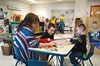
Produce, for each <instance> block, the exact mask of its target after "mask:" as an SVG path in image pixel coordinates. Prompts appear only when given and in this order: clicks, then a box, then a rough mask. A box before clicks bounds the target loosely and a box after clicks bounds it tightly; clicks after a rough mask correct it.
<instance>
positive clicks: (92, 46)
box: [78, 44, 94, 66]
mask: <svg viewBox="0 0 100 66" xmlns="http://www.w3.org/2000/svg"><path fill="white" fill-rule="evenodd" d="M93 54H94V45H92V44H91V46H90V50H89V52H88V53H87V54H84V55H83V56H81V57H79V58H78V60H80V62H82V64H83V66H85V65H84V61H87V60H89V62H90V64H91V66H93V64H92V61H91V59H90V58H91V57H92V56H93ZM80 62H79V63H80Z"/></svg>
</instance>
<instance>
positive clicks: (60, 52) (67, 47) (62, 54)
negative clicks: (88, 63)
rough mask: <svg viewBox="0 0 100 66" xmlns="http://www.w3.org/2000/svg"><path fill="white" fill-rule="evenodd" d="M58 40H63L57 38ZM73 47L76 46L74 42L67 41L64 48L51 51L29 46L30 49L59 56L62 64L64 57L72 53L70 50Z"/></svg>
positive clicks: (61, 65) (61, 64)
mask: <svg viewBox="0 0 100 66" xmlns="http://www.w3.org/2000/svg"><path fill="white" fill-rule="evenodd" d="M56 41H57V42H58V41H59V42H60V41H61V40H56ZM73 47H74V44H70V43H66V44H65V45H64V46H63V47H62V48H56V49H57V51H49V50H46V49H40V48H28V51H31V52H38V53H42V54H49V55H53V56H58V57H60V59H61V60H60V66H63V61H64V57H65V56H68V54H69V53H70V50H71V49H72V48H73Z"/></svg>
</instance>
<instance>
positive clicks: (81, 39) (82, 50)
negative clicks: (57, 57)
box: [66, 24, 87, 66]
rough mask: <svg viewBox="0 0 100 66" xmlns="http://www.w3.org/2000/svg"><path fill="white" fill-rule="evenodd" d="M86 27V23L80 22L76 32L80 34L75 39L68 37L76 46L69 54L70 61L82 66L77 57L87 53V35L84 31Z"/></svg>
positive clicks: (76, 65)
mask: <svg viewBox="0 0 100 66" xmlns="http://www.w3.org/2000/svg"><path fill="white" fill-rule="evenodd" d="M85 29H86V27H85V25H84V24H79V25H78V26H77V27H76V34H78V35H79V36H78V37H77V38H76V39H74V38H72V39H66V40H67V41H70V42H71V43H72V44H75V46H74V47H73V48H72V50H71V54H70V55H69V58H70V61H71V63H72V64H73V66H81V65H80V64H79V63H78V61H77V60H76V58H78V57H80V56H83V55H84V54H86V52H87V49H86V35H85V33H84V31H85Z"/></svg>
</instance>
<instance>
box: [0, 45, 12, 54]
mask: <svg viewBox="0 0 100 66" xmlns="http://www.w3.org/2000/svg"><path fill="white" fill-rule="evenodd" d="M1 49H2V54H3V55H11V54H12V47H11V45H9V44H4V45H2V46H1Z"/></svg>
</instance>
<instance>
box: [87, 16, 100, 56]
mask: <svg viewBox="0 0 100 66" xmlns="http://www.w3.org/2000/svg"><path fill="white" fill-rule="evenodd" d="M86 28H87V29H86V33H87V34H88V32H89V31H94V32H96V31H98V30H99V31H100V17H87V18H86ZM94 52H95V53H96V54H100V49H97V48H95V50H94Z"/></svg>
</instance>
